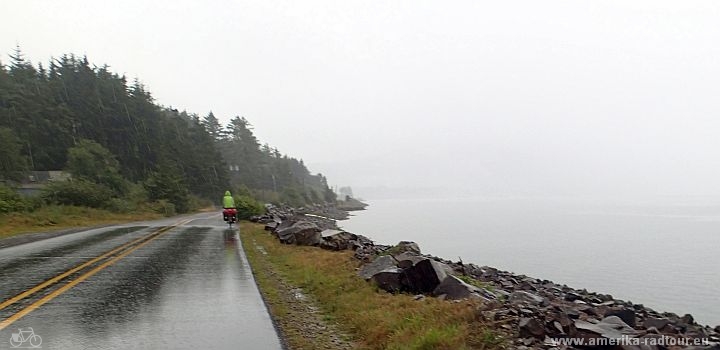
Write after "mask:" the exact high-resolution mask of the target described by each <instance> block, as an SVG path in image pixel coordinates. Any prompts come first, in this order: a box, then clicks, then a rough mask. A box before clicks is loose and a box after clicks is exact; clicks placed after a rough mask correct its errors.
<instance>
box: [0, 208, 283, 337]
mask: <svg viewBox="0 0 720 350" xmlns="http://www.w3.org/2000/svg"><path fill="white" fill-rule="evenodd" d="M181 220H182V221H185V222H181V223H180V225H178V226H174V227H173V226H172V225H173V224H176V223H178V222H180V221H181ZM118 247H120V248H118ZM107 253H109V254H107ZM98 257H100V259H98ZM84 265H86V266H84ZM73 268H75V270H76V271H74V270H73ZM63 273H65V274H64V275H63ZM58 275H60V276H61V277H64V278H62V279H60V278H57V279H58V281H56V282H55V283H52V282H53V278H54V277H56V276H58ZM65 275H67V276H65ZM48 280H50V282H49V284H50V285H48V286H47V287H45V288H42V289H40V290H38V291H37V292H35V293H27V294H30V295H28V296H27V297H26V298H24V299H22V300H18V301H17V302H14V303H10V302H11V301H13V297H15V296H17V295H19V294H20V295H22V293H24V292H26V291H31V292H32V291H33V287H35V286H37V285H38V284H41V283H43V282H46V281H48ZM0 303H1V304H0V328H3V327H4V328H3V329H1V330H0V349H13V348H14V347H13V346H14V345H20V346H23V347H31V346H32V345H35V344H36V343H37V342H38V340H40V339H41V340H42V343H41V347H42V348H43V349H279V348H281V345H280V340H279V339H278V336H277V333H276V331H275V329H274V327H273V324H272V321H271V319H270V316H269V315H268V312H267V309H266V307H265V305H264V303H263V301H262V299H261V297H260V294H259V292H258V290H257V286H256V285H255V281H254V279H253V276H252V273H251V271H250V267H249V266H248V263H247V259H246V257H245V254H244V252H243V250H242V246H241V243H240V240H239V237H238V232H237V228H233V230H228V228H227V225H225V224H224V223H223V222H222V218H221V216H220V215H219V214H208V213H205V214H198V215H193V216H189V217H185V218H182V219H178V218H174V219H165V220H159V221H152V222H142V223H134V224H129V225H119V226H112V227H105V228H101V229H93V230H88V231H81V232H76V233H72V234H68V235H63V236H59V237H54V238H50V239H45V240H41V241H36V242H32V243H27V244H23V245H19V246H14V247H9V248H2V249H0ZM8 304H9V305H8ZM28 310H29V311H30V312H28ZM24 313H26V314H24ZM22 314H24V315H23V316H22V317H19V318H18V315H22ZM10 322H12V323H10ZM29 328H32V330H33V332H34V334H35V335H37V336H39V337H32V333H30V332H29ZM19 329H22V330H24V331H25V332H24V333H22V334H20V333H19ZM23 340H24V342H23ZM31 340H32V341H33V342H31ZM31 343H35V344H31Z"/></svg>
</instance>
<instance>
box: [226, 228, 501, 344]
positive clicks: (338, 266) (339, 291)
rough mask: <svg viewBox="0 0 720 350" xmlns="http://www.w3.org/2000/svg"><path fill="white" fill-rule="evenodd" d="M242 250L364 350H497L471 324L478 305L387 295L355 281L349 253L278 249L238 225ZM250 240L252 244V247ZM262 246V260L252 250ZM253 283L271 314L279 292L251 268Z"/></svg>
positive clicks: (483, 330) (259, 232)
mask: <svg viewBox="0 0 720 350" xmlns="http://www.w3.org/2000/svg"><path fill="white" fill-rule="evenodd" d="M240 234H241V237H242V239H243V244H244V246H245V251H246V253H247V256H248V259H249V260H250V263H251V265H253V266H254V267H256V266H261V265H262V264H270V265H271V266H272V267H273V270H274V271H275V272H276V273H278V274H279V275H281V276H282V277H283V278H285V279H286V280H288V281H289V282H290V283H292V284H293V285H295V286H297V287H300V288H302V289H303V291H304V292H305V293H307V294H310V295H312V296H313V297H314V298H315V299H316V300H317V301H318V303H319V304H320V305H319V307H320V308H321V309H322V311H323V312H324V314H325V317H327V318H329V319H331V320H332V321H334V322H336V323H337V324H339V325H340V327H341V328H342V330H343V331H345V332H347V333H348V334H350V335H351V336H352V337H353V339H352V340H353V341H354V343H355V344H357V345H358V346H359V347H360V348H364V349H501V348H503V347H502V346H503V345H504V341H503V339H502V337H501V336H500V335H499V334H498V333H496V332H495V331H494V330H492V329H489V328H487V327H485V326H484V325H483V324H481V323H480V322H479V321H477V320H476V310H477V309H478V306H480V304H479V302H478V301H471V300H464V301H459V302H450V301H442V300H438V299H435V298H430V297H426V298H423V299H421V300H415V298H414V297H413V296H412V295H405V294H397V295H393V294H389V293H386V292H384V291H382V290H380V289H378V288H377V287H376V286H374V285H373V284H371V283H368V282H365V281H364V280H363V279H362V278H360V277H358V276H357V268H358V267H359V262H358V261H357V260H355V259H354V258H353V257H352V252H348V251H345V252H331V251H327V250H323V249H319V248H316V247H302V246H291V245H284V244H281V243H280V242H278V241H277V239H275V238H274V237H273V236H272V235H270V234H268V233H267V232H265V231H264V230H263V226H261V225H257V224H252V223H246V222H243V223H242V224H241V227H240ZM253 241H255V242H257V243H253ZM253 244H258V245H260V246H262V247H263V249H264V250H265V251H266V252H267V255H265V254H262V253H260V252H259V251H258V249H256V248H255V247H254V245H253ZM253 270H254V271H255V273H256V276H257V277H256V279H257V280H258V284H259V285H260V288H261V290H262V292H263V293H264V295H265V296H266V299H267V301H268V303H269V304H270V308H271V311H272V312H273V314H274V315H275V316H276V317H283V309H282V308H280V309H274V308H273V304H274V303H275V301H276V300H275V297H276V296H277V295H278V293H282V291H279V290H273V283H271V279H272V276H268V275H267V273H266V272H265V271H266V269H258V268H254V269H253Z"/></svg>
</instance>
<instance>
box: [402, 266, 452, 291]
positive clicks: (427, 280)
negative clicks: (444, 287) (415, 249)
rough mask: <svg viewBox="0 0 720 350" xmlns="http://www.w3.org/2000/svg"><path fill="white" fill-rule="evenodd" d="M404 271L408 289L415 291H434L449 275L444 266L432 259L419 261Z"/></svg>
mask: <svg viewBox="0 0 720 350" xmlns="http://www.w3.org/2000/svg"><path fill="white" fill-rule="evenodd" d="M404 272H405V277H406V278H407V279H406V283H407V286H408V289H409V290H410V291H411V292H413V293H432V291H434V290H435V288H437V286H438V285H439V284H440V282H442V281H443V280H444V279H445V277H447V273H445V269H444V268H443V266H442V265H441V264H440V263H438V262H436V261H434V260H430V259H425V260H422V261H419V262H418V263H416V264H415V265H413V266H411V267H410V268H407V269H405V271H404Z"/></svg>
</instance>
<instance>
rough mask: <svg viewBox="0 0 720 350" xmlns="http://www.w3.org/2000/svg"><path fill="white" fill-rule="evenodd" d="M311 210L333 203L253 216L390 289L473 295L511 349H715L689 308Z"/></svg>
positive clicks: (715, 338)
mask: <svg viewBox="0 0 720 350" xmlns="http://www.w3.org/2000/svg"><path fill="white" fill-rule="evenodd" d="M311 212H314V213H322V212H333V210H332V209H327V208H322V207H313V208H312V209H307V208H305V209H303V210H296V209H291V208H275V207H272V208H270V209H269V210H268V213H267V214H265V215H264V216H261V217H255V218H253V221H256V222H260V223H264V224H265V225H266V226H265V228H266V230H268V231H270V232H272V234H274V235H275V236H277V238H278V239H279V240H280V241H281V242H283V243H287V244H297V245H310V246H318V247H320V248H324V249H329V250H353V251H354V252H355V254H354V257H355V258H356V259H358V261H359V263H360V264H361V267H360V268H359V271H358V275H359V278H364V279H365V280H367V281H372V282H373V283H376V284H377V285H378V287H379V288H381V289H383V290H385V291H387V292H390V293H412V294H416V295H417V298H416V299H418V300H422V298H423V297H424V296H432V297H437V298H442V299H447V300H459V299H469V298H471V299H475V300H478V301H479V305H480V306H479V307H478V309H477V312H476V315H477V318H478V319H479V320H481V321H483V322H485V323H488V324H494V325H496V326H497V327H499V328H500V329H501V330H503V331H504V332H505V333H507V334H510V335H511V336H512V337H513V338H514V340H513V345H512V346H513V348H515V349H623V350H662V349H670V350H672V349H695V350H698V349H716V350H720V326H717V327H715V328H711V327H709V326H704V325H700V324H698V323H697V322H695V320H694V319H693V317H692V316H691V315H683V316H679V315H676V314H674V313H670V312H658V311H655V310H653V309H651V308H648V307H645V306H643V305H641V304H633V303H632V302H629V301H623V300H618V299H615V298H613V297H612V296H611V295H607V294H600V293H595V292H589V291H587V290H584V289H574V288H570V287H568V286H566V285H559V284H556V283H554V282H552V281H548V280H542V279H537V278H532V277H528V276H524V275H517V274H514V273H511V272H507V271H501V270H498V269H495V268H492V267H488V266H478V265H475V264H464V263H462V262H452V261H449V260H444V259H441V258H438V257H435V256H430V255H425V254H422V253H421V251H420V247H419V246H418V245H417V244H416V243H414V242H408V241H405V242H399V243H398V244H397V245H394V246H387V245H376V244H374V242H373V241H372V240H370V239H369V238H367V237H364V236H361V235H357V234H353V233H350V232H346V231H343V230H341V229H339V228H338V227H337V224H336V222H335V220H334V219H332V218H329V217H327V216H323V215H319V214H313V213H311ZM337 217H342V215H339V216H337ZM562 338H575V339H580V340H584V341H585V342H586V344H589V343H590V341H591V340H592V341H593V342H594V344H601V343H603V340H608V341H609V340H614V341H617V340H619V339H637V342H638V343H640V344H645V345H637V346H636V345H627V344H626V345H615V346H600V345H593V346H590V345H586V346H577V347H573V346H572V345H566V344H561V343H558V341H557V340H558V339H562ZM659 338H664V340H663V341H661V340H660V339H659ZM693 339H700V340H703V341H706V344H705V345H701V346H684V345H677V346H675V345H651V344H691V343H692V341H693ZM630 342H632V341H630ZM606 343H607V342H606Z"/></svg>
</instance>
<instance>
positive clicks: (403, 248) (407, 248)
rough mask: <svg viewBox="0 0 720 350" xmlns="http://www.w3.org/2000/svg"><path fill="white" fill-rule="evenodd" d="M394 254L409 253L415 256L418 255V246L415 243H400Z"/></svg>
mask: <svg viewBox="0 0 720 350" xmlns="http://www.w3.org/2000/svg"><path fill="white" fill-rule="evenodd" d="M395 250H396V251H395V254H398V253H403V252H410V253H415V254H420V246H419V245H418V244H417V243H415V242H410V241H400V242H399V243H398V244H397V245H396V246H395Z"/></svg>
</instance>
